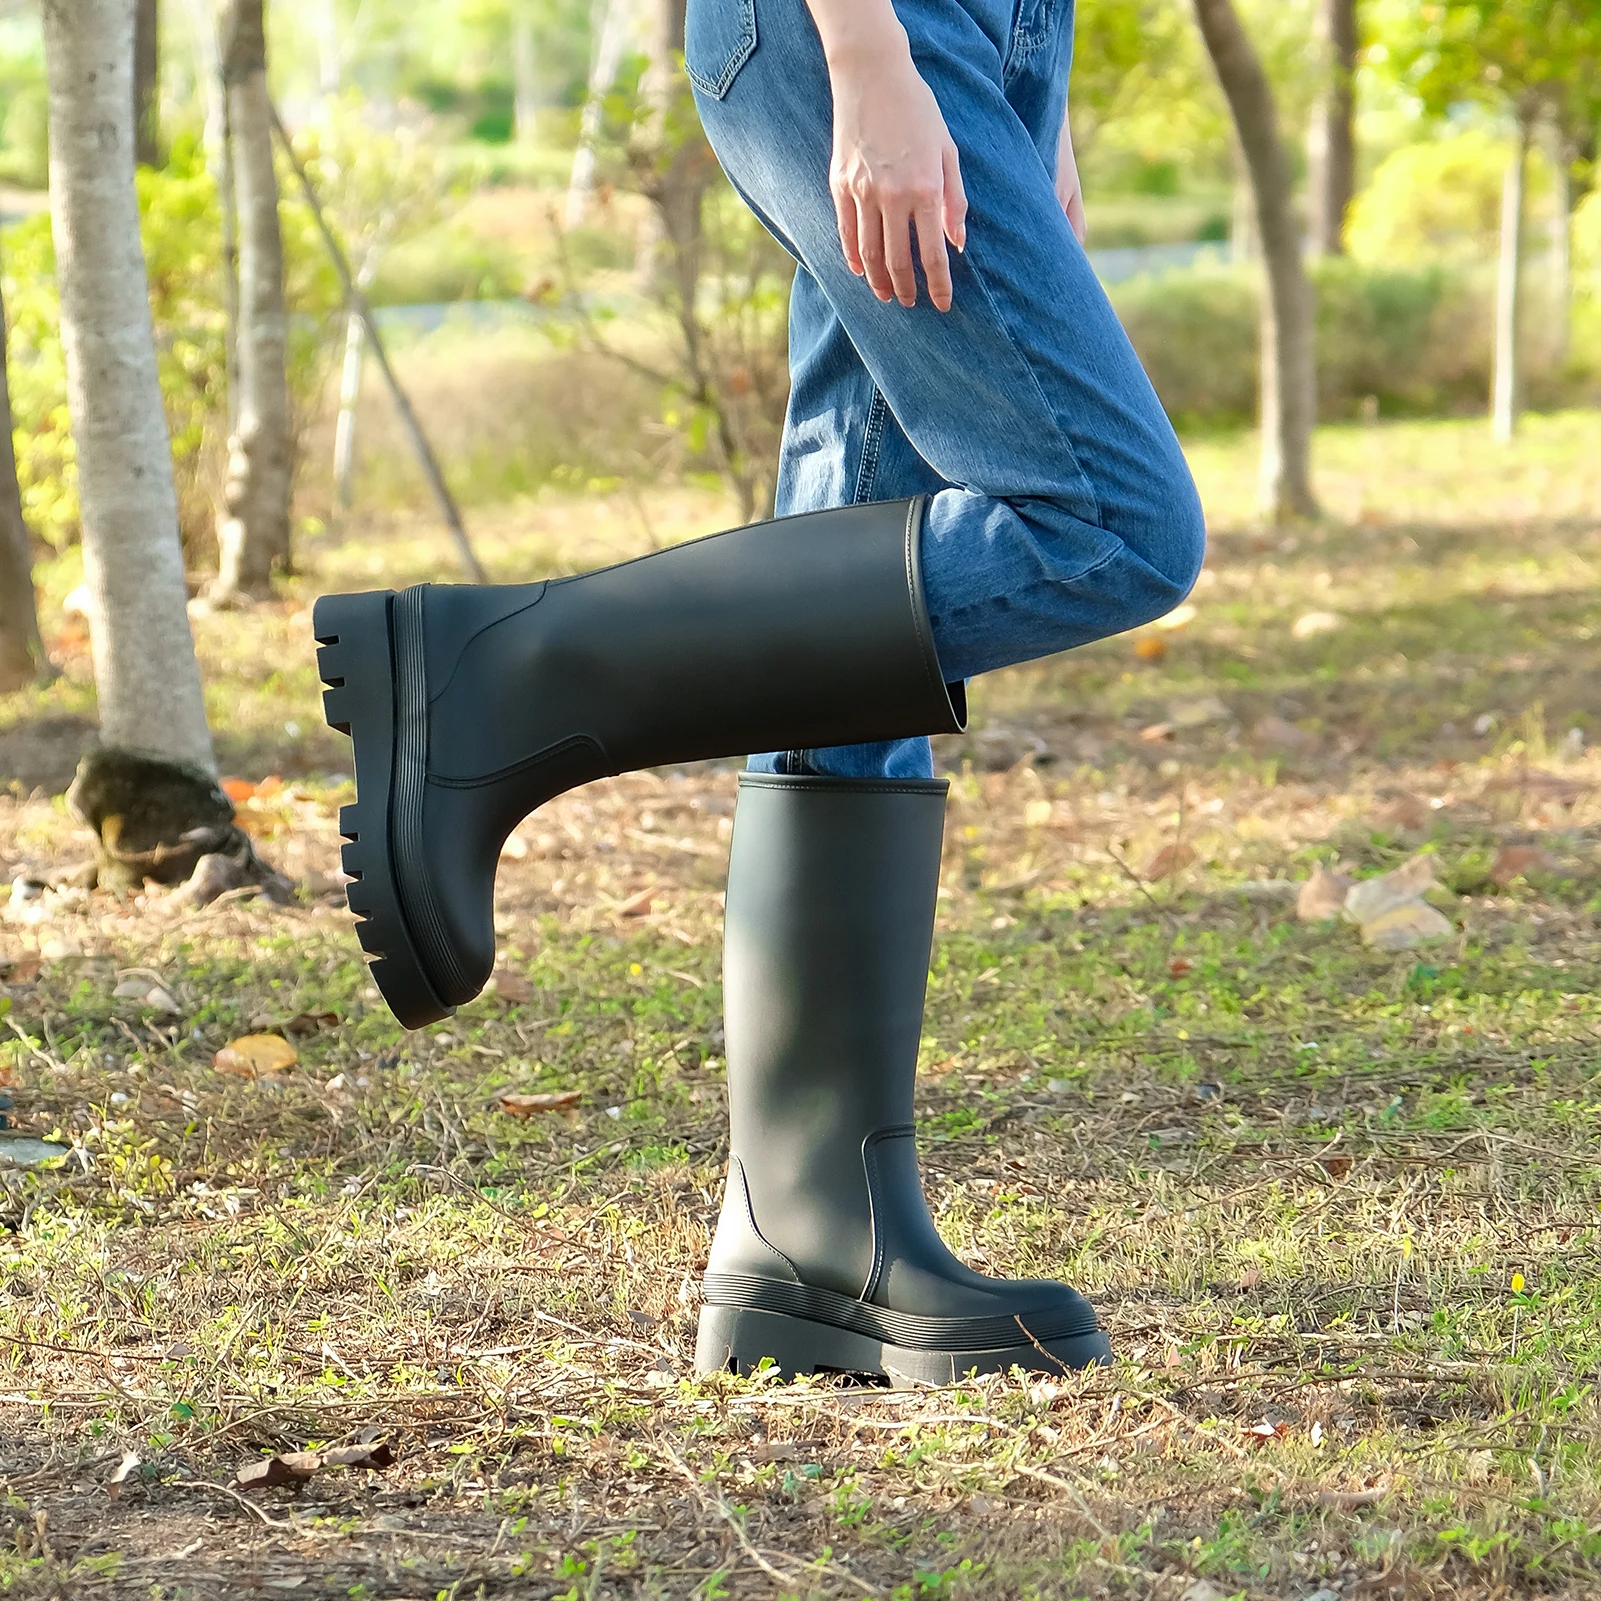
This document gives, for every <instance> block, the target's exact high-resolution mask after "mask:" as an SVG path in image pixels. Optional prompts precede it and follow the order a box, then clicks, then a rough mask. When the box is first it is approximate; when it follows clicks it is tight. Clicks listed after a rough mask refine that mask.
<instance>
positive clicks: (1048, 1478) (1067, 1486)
mask: <svg viewBox="0 0 1601 1601" xmlns="http://www.w3.org/2000/svg"><path fill="white" fill-rule="evenodd" d="M1010 1467H1011V1469H1012V1471H1013V1472H1014V1473H1021V1474H1022V1475H1023V1477H1024V1478H1025V1479H1038V1480H1039V1482H1040V1483H1041V1484H1048V1485H1050V1486H1051V1488H1052V1489H1053V1490H1061V1491H1064V1492H1065V1493H1066V1494H1068V1495H1070V1496H1071V1497H1072V1498H1073V1500H1074V1501H1075V1502H1077V1504H1078V1509H1079V1511H1080V1512H1082V1513H1083V1514H1084V1516H1085V1517H1086V1518H1088V1519H1089V1521H1090V1527H1091V1528H1092V1529H1094V1530H1095V1532H1096V1533H1097V1534H1098V1535H1100V1537H1101V1538H1102V1539H1103V1540H1111V1539H1113V1538H1114V1536H1113V1534H1112V1531H1111V1530H1110V1529H1108V1528H1107V1526H1106V1525H1105V1524H1104V1523H1102V1522H1101V1520H1100V1519H1099V1518H1098V1517H1096V1515H1095V1514H1094V1513H1093V1512H1092V1511H1091V1510H1090V1504H1089V1502H1088V1501H1086V1500H1085V1499H1084V1497H1083V1496H1082V1495H1080V1494H1079V1490H1078V1486H1077V1485H1076V1484H1074V1483H1073V1482H1072V1481H1071V1480H1069V1479H1063V1478H1059V1477H1058V1476H1057V1475H1056V1474H1054V1473H1048V1472H1046V1470H1045V1469H1044V1468H1031V1467H1029V1466H1028V1465H1027V1464H1026V1463H1023V1462H1013V1463H1011V1464H1010Z"/></svg>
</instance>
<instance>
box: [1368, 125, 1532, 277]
mask: <svg viewBox="0 0 1601 1601" xmlns="http://www.w3.org/2000/svg"><path fill="white" fill-rule="evenodd" d="M1510 155H1511V147H1510V145H1509V143H1508V141H1507V140H1505V139H1502V138H1497V137H1496V136H1495V135H1493V134H1491V133H1489V132H1487V131H1486V130H1484V129H1482V128H1470V129H1468V130H1466V131H1464V132H1462V133H1458V134H1454V135H1452V136H1451V137H1450V138H1447V139H1435V140H1430V141H1429V142H1427V143H1425V144H1416V145H1405V146H1403V147H1402V148H1401V149H1400V150H1397V151H1396V152H1395V153H1394V154H1393V155H1390V156H1388V157H1386V158H1385V160H1384V161H1383V162H1382V163H1381V164H1380V166H1379V168H1378V170H1377V171H1376V172H1375V173H1374V174H1373V178H1372V181H1371V182H1370V183H1369V184H1368V186H1367V188H1366V189H1364V190H1363V191H1362V192H1361V194H1359V195H1358V196H1357V197H1356V200H1355V201H1354V202H1353V204H1352V206H1351V213H1350V218H1349V220H1348V221H1347V223H1346V229H1345V237H1346V243H1347V245H1348V247H1349V249H1350V251H1351V254H1352V255H1353V256H1355V257H1356V259H1357V260H1358V261H1364V262H1370V263H1372V264H1374V265H1378V266H1385V267H1420V266H1427V265H1435V264H1444V265H1448V266H1449V265H1458V266H1460V265H1464V264H1466V263H1469V262H1474V261H1482V260H1485V259H1487V258H1488V257H1490V256H1491V255H1493V254H1494V252H1495V248H1496V241H1497V239H1498V238H1499V237H1500V229H1501V185H1502V181H1503V178H1504V176H1505V173H1506V167H1507V161H1508V159H1509V157H1510ZM1553 188H1554V186H1553V184H1552V182H1551V171H1550V164H1549V162H1547V161H1546V159H1545V158H1544V156H1543V155H1541V154H1540V153H1539V152H1538V151H1536V152H1535V154H1534V157H1533V159H1531V161H1530V163H1529V192H1530V199H1531V201H1532V202H1533V204H1534V205H1535V206H1536V207H1548V206H1549V204H1550V199H1551V195H1552V192H1553Z"/></svg>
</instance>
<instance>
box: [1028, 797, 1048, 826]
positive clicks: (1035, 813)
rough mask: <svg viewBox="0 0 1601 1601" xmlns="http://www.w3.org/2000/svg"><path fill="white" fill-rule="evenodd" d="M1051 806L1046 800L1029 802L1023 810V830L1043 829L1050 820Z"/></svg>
mask: <svg viewBox="0 0 1601 1601" xmlns="http://www.w3.org/2000/svg"><path fill="white" fill-rule="evenodd" d="M1051 811H1052V806H1051V803H1050V802H1049V801H1048V800H1031V801H1030V802H1029V803H1028V805H1027V806H1025V807H1024V808H1023V826H1024V827H1025V828H1043V827H1044V826H1045V825H1046V824H1047V823H1048V822H1050V820H1051Z"/></svg>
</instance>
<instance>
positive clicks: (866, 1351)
mask: <svg viewBox="0 0 1601 1601" xmlns="http://www.w3.org/2000/svg"><path fill="white" fill-rule="evenodd" d="M883 1350H884V1347H883V1346H882V1345H881V1344H880V1343H879V1341H877V1340H874V1339H870V1338H869V1337H868V1336H867V1335H865V1334H853V1333H852V1332H851V1331H850V1330H849V1329H836V1328H831V1327H830V1326H829V1325H828V1324H826V1323H813V1322H811V1321H810V1320H809V1319H807V1318H799V1317H789V1316H787V1315H786V1314H784V1313H782V1312H762V1311H758V1310H756V1309H755V1308H752V1307H744V1306H703V1307H702V1308H701V1312H700V1333H699V1336H698V1338H697V1339H696V1341H695V1371H696V1372H697V1373H702V1374H705V1373H728V1372H733V1373H738V1374H740V1375H742V1376H745V1375H748V1374H751V1373H754V1372H755V1371H756V1369H757V1368H759V1367H760V1366H761V1365H762V1363H763V1362H764V1361H766V1360H771V1361H772V1363H773V1365H774V1367H776V1368H777V1369H778V1371H779V1372H780V1373H782V1374H783V1375H784V1376H785V1377H786V1378H792V1377H794V1376H796V1375H798V1374H803V1373H882V1372H883V1371H884V1361H883Z"/></svg>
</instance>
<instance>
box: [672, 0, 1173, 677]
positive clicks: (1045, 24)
mask: <svg viewBox="0 0 1601 1601" xmlns="http://www.w3.org/2000/svg"><path fill="white" fill-rule="evenodd" d="M896 11H897V15H898V16H899V18H900V20H901V22H902V23H903V24H904V25H905V27H906V30H907V34H908V36H909V38H910V41H911V46H912V52H913V57H914V59H915V61H916V63H917V66H918V69H919V71H920V72H921V73H922V75H923V77H924V79H925V80H926V81H927V82H928V83H929V85H930V87H931V88H932V89H933V91H934V93H935V96H936V98H937V99H938V101H939V103H940V106H941V109H942V111H943V112H944V115H945V119H946V122H947V124H948V125H949V127H950V130H951V133H952V136H953V137H954V139H955V141H956V144H957V147H958V149H959V150H960V152H961V158H962V170H963V179H964V184H965V187H966V190H967V195H968V201H969V213H968V244H967V249H966V252H965V254H963V255H960V256H955V257H954V258H953V260H952V277H953V280H954V287H955V304H954V306H953V308H952V310H951V311H950V312H949V313H945V314H942V313H940V312H938V311H936V310H935V309H934V308H933V307H932V306H931V305H929V304H928V303H927V302H926V300H925V301H923V302H921V303H920V304H919V305H917V306H916V307H913V308H910V309H908V308H905V307H902V306H899V305H897V304H894V303H892V304H890V305H887V306H886V305H882V304H880V302H879V301H878V300H877V299H876V297H875V296H874V295H873V293H872V291H871V290H870V289H869V288H868V287H867V285H866V284H865V283H864V282H863V281H862V280H860V279H858V278H856V277H855V276H854V275H853V274H852V273H851V272H850V271H849V269H848V268H847V267H846V266H845V264H844V260H843V258H842V256H841V253H840V246H839V240H838V235H837V230H836V226H835V216H834V207H833V202H832V199H831V197H830V195H829V191H828V166H829V156H830V131H831V130H830V121H831V116H830V109H829V108H830V105H831V93H830V89H829V84H828V76H827V70H826V67H825V64H824V61H823V57H822V50H821V46H820V43H819V41H818V38H817V33H816V29H815V27H814V26H813V24H812V21H811V18H810V15H809V14H808V12H807V10H806V7H805V0H690V6H689V17H688V28H687V41H686V60H687V63H688V66H689V69H690V74H691V78H692V80H693V81H694V83H695V87H696V95H697V101H698V104H699V106H700V110H701V115H702V120H703V122H704V124H705V127H706V131H707V134H708V136H709V138H710V139H711V142H712V145H713V148H714V149H715V150H716V152H717V155H718V157H719V159H720V160H721V161H722V163H723V166H724V168H725V169H726V170H727V171H728V173H729V175H730V177H731V178H732V179H733V180H734V182H735V183H736V184H737V185H738V186H739V188H740V189H741V191H742V192H743V193H744V194H746V195H747V197H749V198H750V199H751V200H752V202H753V204H755V205H756V207H757V209H758V211H759V212H760V213H761V214H762V215H763V217H764V219H765V220H767V221H768V223H769V225H770V226H772V227H773V229H774V231H775V233H777V234H778V235H779V236H780V237H781V238H782V239H783V240H784V241H785V243H786V244H787V245H788V246H789V248H790V249H791V250H792V251H794V253H795V254H796V255H797V257H798V258H799V259H800V261H801V262H802V263H803V265H804V267H805V269H806V271H807V272H808V273H809V275H810V276H811V278H812V279H813V280H814V281H815V283H816V285H817V287H818V290H819V291H820V293H821V295H822V297H823V298H824V299H826V301H827V303H828V305H829V307H830V309H831V310H832V312H833V314H834V316H835V317H836V318H837V320H838V322H839V324H840V326H841V328H842V329H843V330H844V333H845V334H846V335H847V336H848V339H849V342H850V344H851V346H852V347H853V348H854V349H855V351H856V352H857V354H858V356H859V358H860V360H861V362H862V364H863V366H864V368H865V370H866V372H867V374H868V375H869V377H870V379H871V381H872V383H873V385H874V387H875V389H876V391H877V392H878V393H879V394H880V395H882V397H883V399H884V401H885V402H886V403H887V405H888V408H889V411H890V412H891V413H892V414H893V417H894V419H895V421H896V422H897V423H898V424H899V428H900V431H901V433H902V434H903V435H904V437H905V438H906V440H908V441H909V443H910V446H911V447H912V449H913V450H914V452H915V454H916V456H917V457H919V458H920V459H921V460H922V461H923V462H924V463H925V464H926V465H927V466H928V468H929V470H930V471H931V473H932V474H933V475H934V476H935V478H936V479H938V480H939V481H941V482H943V483H944V484H945V485H947V486H949V487H946V488H944V489H942V490H940V492H939V493H937V494H936V495H935V496H934V499H933V502H932V504H931V507H930V511H929V516H928V520H927V525H926V528H925V533H924V548H923V568H924V584H925V589H926V593H927V598H928V604H929V611H930V616H931V619H932V622H933V625H934V640H935V647H936V649H937V651H938V653H939V657H940V662H941V666H942V667H943V669H944V672H945V674H946V676H947V678H951V679H955V678H967V677H970V676H972V675H974V674H977V673H981V672H986V671H989V670H991V669H993V668H997V667H1002V666H1006V665H1009V664H1010V663H1013V662H1020V661H1028V660H1032V659H1034V658H1037V657H1040V656H1044V655H1049V654H1051V653H1052V652H1055V651H1058V650H1064V649H1067V648H1070V647H1072V646H1075V645H1080V644H1085V643H1087V642H1089V641H1090V640H1094V639H1100V638H1104V637H1106V636H1107V635H1109V634H1114V633H1119V632H1121V631H1123V630H1124V629H1127V628H1132V627H1136V626H1138V625H1139V624H1141V623H1143V622H1147V621H1149V620H1150V619H1152V618H1154V617H1157V616H1160V615H1162V613H1164V612H1166V611H1168V610H1170V609H1171V608H1172V607H1173V606H1174V605H1176V604H1177V603H1178V602H1179V601H1180V600H1182V599H1183V597H1184V595H1185V594H1186V593H1187V592H1188V590H1189V587H1190V585H1191V584H1192V583H1193V582H1194V578H1195V574H1196V572H1197V571H1198V570H1199V567H1200V560H1201V555H1202V550H1203V547H1204V539H1205V535H1204V527H1203V523H1202V518H1201V511H1200V505H1199V500H1198V497H1197V496H1196V494H1195V489H1194V485H1193V483H1192V481H1191V479H1190V476H1189V471H1188V468H1187V467H1186V465H1185V462H1184V459H1183V455H1182V453H1181V451H1180V450H1179V447H1178V442H1177V439H1176V438H1175V437H1174V435H1173V431H1172V429H1171V427H1170V426H1169V424H1168V422H1167V419H1166V417H1165V416H1164V415H1163V413H1162V410H1161V407H1160V405H1159V404H1158V402H1157V399H1156V396H1155V393H1154V392H1153V391H1152V389H1151V386H1150V384H1149V382H1148V380H1147V379H1146V377H1145V374H1144V372H1143V371H1142V369H1141V368H1140V365H1139V362H1138V359H1137V358H1136V357H1135V355H1134V352H1133V349H1132V347H1131V346H1130V345H1129V343H1128V340H1127V338H1126V336H1125V335H1124V333H1123V330H1122V328H1121V327H1120V326H1119V324H1118V322H1117V319H1116V316H1115V315H1114V314H1113V312H1112V309H1111V306H1110V304H1109V302H1108V301H1107V299H1106V296H1105V294H1104V293H1103V291H1102V290H1101V287H1100V285H1099V283H1098V282H1097V280H1096V278H1095V276H1094V273H1093V272H1092V271H1091V269H1090V266H1089V263H1088V261H1087V259H1086V258H1085V255H1084V253H1083V251H1082V249H1081V248H1080V247H1079V245H1078V242H1077V240H1076V239H1074V237H1073V234H1072V231H1071V229H1070V228H1069V227H1068V224H1067V220H1066V218H1065V217H1064V216H1063V214H1062V210H1061V207H1060V205H1059V204H1058V202H1057V200H1056V197H1055V192H1054V185H1053V178H1052V172H1051V164H1052V161H1053V159H1054V146H1053V139H1054V129H1053V124H1056V125H1059V119H1060V113H1061V107H1062V104H1063V99H1062V96H1063V94H1064V93H1065V78H1066V71H1067V63H1068V57H1069V53H1070V43H1071V21H1072V10H1071V3H1070V0H897V5H896ZM795 416H796V414H795V413H793V412H792V420H794V418H795ZM891 492H892V491H891V490H889V489H888V487H887V486H886V485H882V484H881V485H878V486H876V488H875V493H876V494H878V495H886V494H888V493H891Z"/></svg>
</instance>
